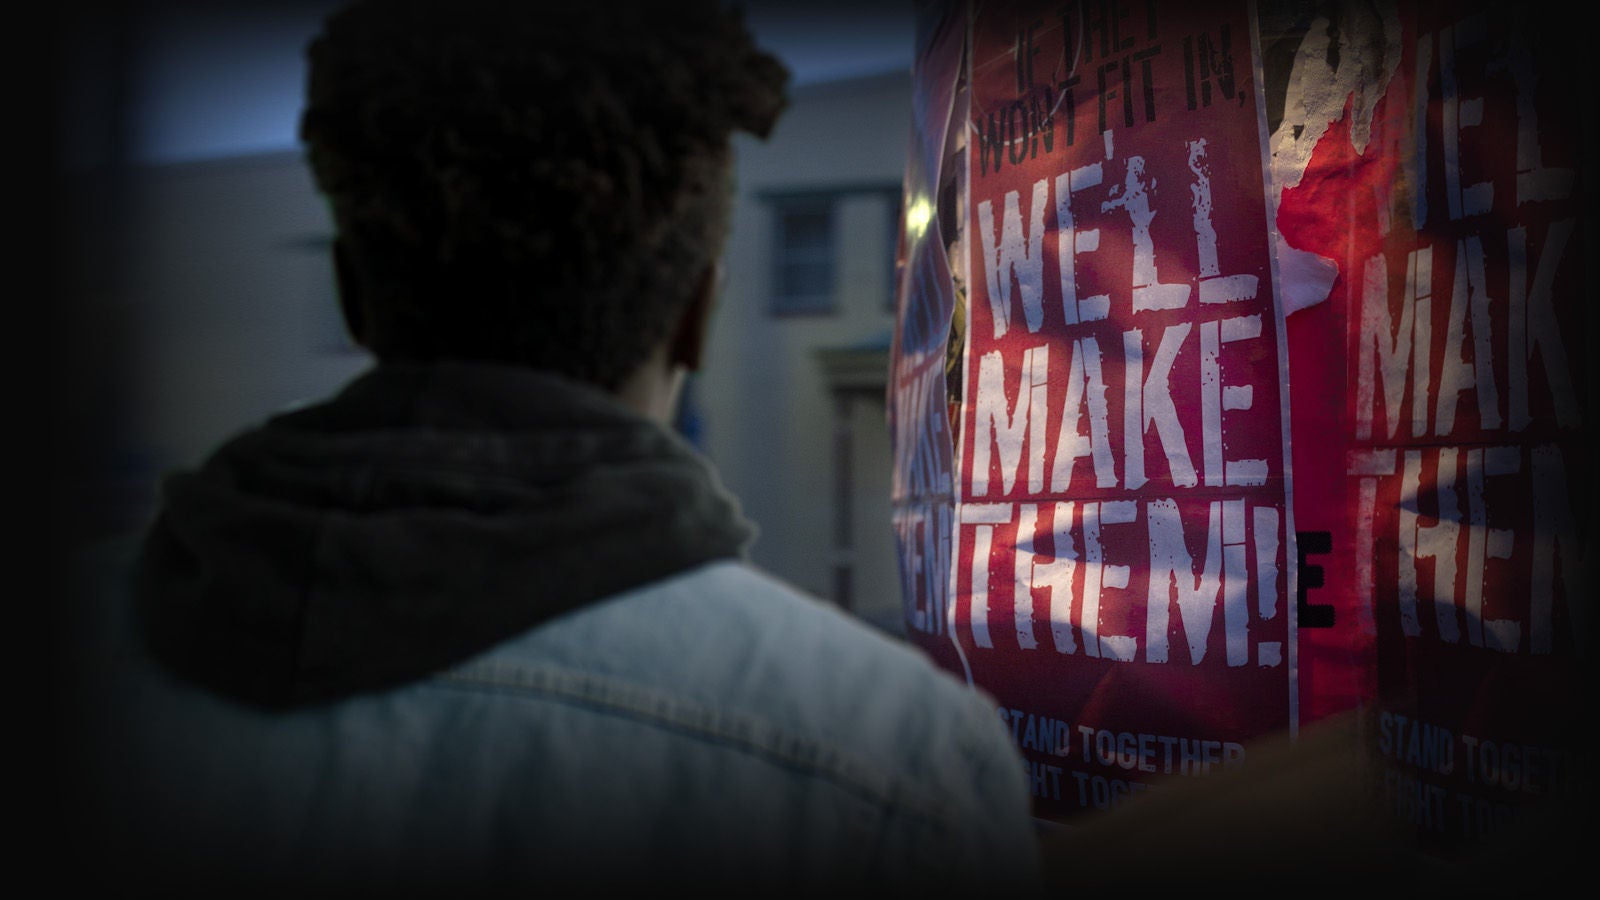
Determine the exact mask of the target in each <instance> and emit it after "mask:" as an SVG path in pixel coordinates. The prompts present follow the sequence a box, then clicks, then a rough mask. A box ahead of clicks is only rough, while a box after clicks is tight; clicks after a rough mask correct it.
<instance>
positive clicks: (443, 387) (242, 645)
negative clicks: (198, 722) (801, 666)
mask: <svg viewBox="0 0 1600 900" xmlns="http://www.w3.org/2000/svg"><path fill="white" fill-rule="evenodd" d="M752 537H753V529H752V528H751V526H750V525H749V523H748V522H746V521H745V520H744V519H743V518H742V517H741V515H740V513H739V510H738V505H737V502H736V501H735V500H734V499H733V497H732V496H731V495H730V494H728V493H727V491H726V490H725V489H723V487H722V486H721V484H720V482H719V481H718V480H717V477H716V475H715V473H714V472H713V471H712V469H711V468H710V466H709V465H708V464H707V463H706V461H705V460H704V459H703V458H702V457H700V456H699V454H697V453H696V452H695V451H694V450H693V449H692V448H691V447H690V446H689V445H688V444H687V443H685V442H684V441H682V440H681V439H680V438H679V437H678V436H677V435H675V434H673V433H672V432H670V431H668V430H667V429H665V428H663V427H661V426H660V425H658V424H656V423H654V422H652V421H650V420H648V419H646V418H644V417H642V416H640V415H639V414H637V413H635V412H633V411H632V410H630V409H628V408H626V407H624V406H623V405H621V404H620V403H619V402H618V401H616V400H615V399H614V398H612V397H611V396H610V395H608V394H606V393H604V392H602V391H600V390H598V389H597V388H593V387H590V386H588V385H585V384H581V383H578V382H574V381H571V380H568V379H565V378H561V377H559V376H554V375H549V374H545V373H539V372H533V371H529V370H524V369H520V368H514V367H509V366H498V365H483V364H468V363H434V364H427V365H414V366H402V365H381V366H378V367H377V368H375V369H373V370H371V371H370V372H368V373H367V374H365V375H363V376H361V377H359V378H357V379H356V380H355V381H353V382H351V383H350V385H349V386H347V387H346V388H345V389H344V390H343V391H342V392H340V393H339V394H338V395H337V396H336V397H334V398H333V399H331V400H330V401H328V402H326V403H323V404H320V405H317V406H312V407H308V408H306V409H302V410H299V411H296V412H292V413H287V414H284V415H281V416H277V417H275V418H273V419H271V420H269V421H268V422H266V423H265V424H264V425H262V426H261V427H259V428H256V429H253V430H251V431H248V432H245V433H243V434H241V435H239V436H238V437H236V438H234V439H233V440H231V441H229V442H228V443H226V444H225V445H223V446H222V447H221V448H220V449H219V450H218V451H217V452H216V453H215V454H214V455H213V456H212V457H211V458H210V459H208V460H207V461H206V462H205V463H204V464H203V465H202V466H201V467H200V468H199V469H197V470H195V471H189V472H180V473H177V474H174V475H171V476H169V477H168V478H167V479H166V480H165V481H164V483H163V495H162V509H161V511H160V512H159V514H158V515H157V518H156V520H155V521H154V523H153V524H152V526H151V529H150V531H149V533H148V534H147V536H146V538H145V543H144V547H143V553H142V556H141V559H140V563H139V568H138V575H137V579H138V580H137V585H136V596H137V605H138V617H139V622H140V626H141V630H142V633H143V635H144V637H145V640H146V642H147V644H148V646H149V648H150V649H151V651H152V653H153V654H154V655H155V657H156V658H157V659H158V660H159V661H160V662H162V663H163V664H165V665H166V666H168V667H169V668H171V669H172V670H173V671H174V672H176V673H177V674H178V675H179V676H180V677H183V678H185V679H187V680H190V681H193V682H196V683H198V684H199V685H201V686H203V687H206V688H209V689H211V690H213V691H215V692H217V693H220V694H222V695H224V696H227V697H231V698H233V699H235V700H239V701H242V702H245V703H248V704H251V705H255V706H262V707H267V708H284V707H292V706H299V705H304V704H311V703H319V702H325V701H330V700H336V699H339V698H341V697H345V696H349V695H351V694H355V693H359V692H362V691H368V690H376V689H381V688H385V687H391V686H395V685H398V684H403V683H406V682H410V681H414V680H417V679H420V678H423V677H426V676H427V675H429V674H431V673H433V672H436V671H438V670H440V669H443V668H446V667H449V666H451V665H453V664H456V663H459V662H462V661H464V660H466V659H468V658H470V657H472V656H475V655H477V654H478V653H481V652H482V651H484V650H486V649H488V648H489V647H491V646H493V645H494V644H496V643H499V642H501V641H503V640H505V639H507V638H510V637H512V636H515V635H517V634H519V633H521V632H523V631H526V630H527V629H529V628H532V627H534V626H536V625H538V624H540V623H541V622H544V621H547V620H549V619H551V618H552V617H555V616H558V615H561V614H562V613H565V612H568V611H571V610H573V609H576V608H579V607H581V606H583V605H585V604H588V603H592V602H594V601H596V600H600V599H602V598H605V597H608V596H610V595H612V594H616V593H618V592H621V591H625V590H628V589H630V588H633V587H638V586H641V585H644V584H647V583H650V582H653V581H657V580H660V579H662V578H666V577H668V576H671V575H674V574H677V573H679V572H682V571H685V570H687V569H690V568H693V567H695V566H698V565H702V564H704V563H707V562H711V561H713V560H717V559H723V558H730V557H739V556H742V555H743V553H744V548H745V547H746V545H747V544H748V543H749V541H750V540H751V538H752Z"/></svg>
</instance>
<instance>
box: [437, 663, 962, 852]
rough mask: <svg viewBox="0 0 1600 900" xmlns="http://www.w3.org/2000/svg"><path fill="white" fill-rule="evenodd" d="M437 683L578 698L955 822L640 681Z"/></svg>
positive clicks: (472, 676) (826, 759)
mask: <svg viewBox="0 0 1600 900" xmlns="http://www.w3.org/2000/svg"><path fill="white" fill-rule="evenodd" d="M434 681H435V682H437V683H442V684H443V685H454V686H459V687H466V688H478V689H488V690H498V691H513V692H517V693H527V694H535V695H542V696H548V697H552V698H557V699H566V700H575V701H579V702H582V703H585V704H588V705H591V706H593V707H597V708H600V709H603V710H608V711H610V712H613V713H622V714H627V715H630V716H633V717H636V718H639V719H642V720H645V721H648V722H650V723H653V724H655V725H657V726H658V727H662V728H666V729H670V730H673V731H677V732H680V733H684V734H689V735H693V736H696V737H700V738H703V739H707V740H712V741H715V742H717V743H721V744H723V745H726V746H731V747H734V748H735V749H738V750H741V751H743V752H745V753H749V754H751V755H754V756H758V757H763V758H767V759H769V760H771V761H774V762H776V763H778V764H780V765H783V766H785V767H787V768H790V769H794V770H797V771H800V772H803V773H808V774H812V775H817V776H820V777H823V778H826V779H827V780H829V781H832V782H835V783H836V784H839V785H840V786H841V787H843V788H845V789H846V790H849V791H851V792H852V793H855V794H858V795H861V796H863V797H865V798H866V799H867V800H869V801H871V802H873V803H877V804H880V805H884V806H888V807H892V808H896V809H900V810H903V811H906V812H908V813H911V814H913V815H915V816H917V817H919V818H923V819H927V820H929V821H930V822H933V823H935V824H938V825H940V826H948V825H949V824H950V822H951V819H952V816H951V815H950V811H949V809H948V808H947V806H946V805H945V804H942V803H938V802H937V801H935V800H932V799H929V798H925V797H923V796H920V795H918V794H916V793H914V792H912V791H911V790H909V789H908V788H906V787H905V785H904V783H903V781H902V780H901V779H898V778H895V777H894V776H892V775H887V774H882V773H879V772H878V770H876V769H875V768H874V767H872V766H871V765H869V764H866V763H863V762H861V761H859V760H856V759H852V758H851V757H850V756H848V755H846V753H844V752H843V751H841V750H839V749H838V748H833V747H827V746H825V745H823V744H821V743H819V742H817V741H815V740H813V739H810V738H807V737H804V736H801V735H797V734H794V733H792V732H790V731H788V730H787V729H784V728H783V727H781V726H779V725H775V724H773V723H772V722H769V721H766V720H763V719H760V718H759V717H756V716H749V715H731V714H728V713H725V712H719V711H717V710H715V709H712V708H710V707H707V706H703V705H701V704H698V703H695V702H693V701H689V700H684V699H683V698H681V697H674V696H669V695H667V694H664V693H661V692H659V691H653V690H651V689H649V688H646V687H642V686H640V685H637V684H630V683H626V682H623V681H620V680H617V679H611V678H606V677H604V676H597V675H593V674H589V673H577V672H572V671H570V670H564V669H559V668H556V667H549V666H541V667H536V668H535V667H528V666H522V665H510V664H506V663H482V662H480V663H469V664H467V665H465V666H460V667H457V668H455V669H452V670H448V671H446V672H442V673H440V674H438V675H436V676H435V677H434ZM874 775H877V777H874Z"/></svg>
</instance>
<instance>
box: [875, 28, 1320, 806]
mask: <svg viewBox="0 0 1600 900" xmlns="http://www.w3.org/2000/svg"><path fill="white" fill-rule="evenodd" d="M950 8H953V9H954V10H956V12H955V13H954V14H951V15H954V16H955V17H956V18H964V23H963V24H964V28H965V32H966V35H965V52H964V56H963V57H957V56H956V54H955V51H954V50H949V51H948V52H947V53H946V54H945V55H943V56H936V55H934V54H932V53H930V52H928V50H927V48H928V47H931V46H933V44H931V43H930V44H926V45H924V50H923V52H922V54H921V55H920V56H919V59H918V66H919V68H918V70H917V78H916V79H915V80H916V81H917V83H918V84H919V85H920V84H922V82H923V81H924V79H929V78H933V79H936V80H937V79H942V78H946V77H948V78H949V79H950V80H951V81H952V83H954V84H959V86H960V92H959V94H957V93H956V92H955V91H952V96H955V97H956V99H955V100H953V102H952V109H953V111H952V113H951V115H950V117H949V121H950V125H949V126H948V130H947V132H946V133H945V134H944V135H942V136H941V137H940V140H939V141H938V142H937V143H938V145H939V146H941V147H943V148H945V152H944V153H943V154H942V155H940V156H939V158H940V159H941V160H942V162H943V164H945V165H949V164H951V162H952V161H953V160H954V161H958V162H959V163H960V164H961V165H962V172H963V174H962V176H961V177H960V178H949V179H946V181H948V183H950V184H953V185H955V186H956V188H957V189H958V190H959V192H960V197H959V199H956V200H953V201H952V202H953V203H954V204H955V205H956V206H957V207H958V210H957V211H956V213H955V214H953V215H950V216H948V217H947V216H944V215H942V214H941V215H936V216H935V217H934V221H938V220H940V219H944V220H945V221H947V222H953V223H954V226H955V228H956V230H957V234H953V235H951V234H945V235H943V236H942V239H941V240H940V241H939V246H941V247H942V248H943V249H945V250H946V256H947V259H955V260H957V261H956V262H955V263H953V264H950V265H949V266H948V267H949V269H950V270H951V273H952V283H955V279H959V283H960V285H961V290H960V292H957V291H955V290H953V289H952V290H951V291H950V298H949V299H950V302H949V303H948V304H947V305H942V306H940V307H939V312H938V314H937V316H936V317H935V318H936V319H938V318H942V317H943V316H944V315H946V313H945V310H947V309H948V310H949V313H948V315H949V316H950V318H949V320H948V321H944V322H942V323H941V324H942V330H943V332H944V335H945V336H946V341H945V344H944V347H943V348H942V350H943V355H942V358H941V360H940V362H941V363H942V364H943V365H944V367H945V371H944V373H943V376H944V377H943V378H942V386H943V387H944V388H945V389H946V391H947V394H946V396H947V399H948V404H947V407H948V422H947V423H946V424H945V425H943V426H941V425H939V424H938V423H935V422H931V417H929V415H928V411H929V410H930V409H932V407H933V404H932V402H931V401H929V400H927V399H926V398H930V397H932V396H933V395H934V393H935V392H934V391H933V390H931V389H927V390H924V391H922V393H921V394H915V393H914V392H913V391H912V390H911V389H910V388H909V385H910V384H912V382H913V379H911V378H910V373H911V372H912V371H913V370H915V369H916V368H917V366H918V364H919V362H920V363H921V364H923V365H927V364H928V363H929V361H930V360H931V359H932V356H931V355H929V354H928V353H926V352H925V353H924V354H923V355H922V356H920V357H919V356H917V355H915V354H912V353H909V352H907V347H906V346H900V347H898V348H897V349H896V352H895V360H894V365H895V366H896V368H895V372H894V381H893V385H892V387H891V398H890V403H891V405H890V409H891V420H892V422H893V424H894V428H895V434H896V459H897V465H896V468H897V473H898V472H901V471H902V470H903V471H905V472H908V473H909V472H913V471H918V470H917V469H916V468H915V467H914V466H911V465H909V464H910V463H911V462H913V460H912V455H913V454H915V453H921V452H923V451H922V450H920V449H917V450H913V449H912V448H913V447H920V445H919V444H918V443H917V442H916V441H914V440H912V437H913V436H915V435H923V436H925V437H928V439H929V440H932V439H934V438H939V439H947V440H948V441H949V445H948V448H945V447H939V448H937V450H936V451H928V452H929V453H935V452H946V451H947V452H948V453H949V454H950V455H949V457H948V458H949V466H950V468H949V470H948V472H949V475H948V478H947V482H946V483H947V484H948V493H947V495H945V496H944V497H943V498H942V499H938V500H937V501H936V500H934V499H931V498H935V493H934V492H927V493H923V494H921V495H919V496H922V497H924V498H930V499H928V500H927V501H926V502H922V503H920V504H914V503H910V502H909V500H910V498H911V497H912V496H913V494H914V493H915V492H914V491H912V490H910V488H909V486H907V489H906V490H904V491H901V490H899V488H898V487H897V498H896V504H897V510H899V512H897V521H898V523H899V524H900V528H899V534H900V535H901V545H900V546H901V553H902V565H903V571H904V572H905V573H906V579H905V584H906V588H907V594H906V596H907V625H908V631H909V633H910V636H911V638H912V640H913V641H914V642H916V643H917V644H918V645H919V646H921V647H923V648H924V649H925V650H926V651H927V652H928V653H929V654H930V655H932V656H933V657H934V658H935V659H936V660H938V661H939V662H940V663H941V664H943V665H945V666H946V667H948V668H950V669H951V670H952V671H955V672H957V673H958V674H961V675H962V676H963V677H966V678H968V679H969V680H970V681H971V682H972V683H973V684H975V685H977V686H979V687H981V688H983V689H984V690H986V691H987V692H989V693H990V694H991V695H992V696H993V697H994V698H995V699H996V701H997V703H998V706H999V708H998V710H997V714H998V715H1000V716H1001V717H1002V718H1003V719H1004V720H1005V722H1006V723H1007V725H1008V727H1009V728H1010V729H1011V730H1012V733H1013V736H1014V737H1015V739H1016V742H1017V746H1018V748H1019V750H1020V751H1021V753H1022V755H1023V757H1024V761H1025V765H1026V766H1027V768H1028V772H1029V776H1030V779H1029V780H1030V783H1031V785H1032V789H1033V794H1034V799H1035V809H1036V811H1037V813H1038V814H1039V815H1040V816H1041V817H1044V818H1064V817H1067V816H1071V815H1074V814H1076V813H1079V812H1082V811H1085V810H1100V809H1108V808H1111V807H1112V806H1115V805H1116V804H1118V803H1119V802H1121V801H1122V800H1124V799H1126V798H1128V797H1131V796H1133V795H1135V794H1138V793H1140V792H1142V791H1145V790H1149V789H1153V788H1152V786H1153V785H1158V784H1159V783H1160V782H1162V781H1163V780H1165V779H1170V778H1185V777H1195V776H1203V775H1205V774H1208V773H1210V772H1213V771H1220V770H1222V769H1224V768H1227V767H1231V766H1236V765H1241V764H1246V757H1247V755H1248V752H1247V745H1248V744H1249V743H1250V742H1251V741H1253V740H1255V739H1257V738H1260V737H1263V736H1266V735H1270V734H1278V733H1282V732H1286V731H1291V732H1292V730H1293V729H1294V728H1295V726H1296V724H1297V722H1298V720H1299V719H1298V709H1297V705H1298V695H1297V688H1296V664H1297V660H1296V647H1297V644H1296V628H1295V616H1294V615H1293V610H1292V609H1291V604H1292V603H1293V600H1294V595H1293V593H1292V590H1293V586H1294V585H1295V583H1296V582H1295V566H1296V550H1295V538H1294V534H1295V532H1294V528H1295V526H1294V522H1293V505H1292V503H1291V497H1292V483H1291V472H1290V453H1289V447H1290V442H1289V439H1290V435H1289V416H1288V379H1287V369H1288V367H1287V360H1286V351H1287V343H1286V340H1285V335H1284V331H1283V316H1282V313H1281V310H1280V308H1279V297H1278V292H1277V288H1276V278H1275V272H1274V256H1273V247H1274V240H1275V239H1274V236H1273V228H1274V225H1273V218H1272V215H1271V209H1270V196H1269V188H1268V179H1267V172H1266V163H1265V160H1266V159H1267V153H1266V141H1267V132H1266V120H1265V108H1264V99H1263V95H1262V91H1261V75H1260V71H1261V70H1260V54H1259V49H1258V46H1257V36H1256V32H1255V29H1254V21H1255V20H1254V17H1253V15H1252V13H1251V8H1250V6H1249V5H1248V4H1246V3H1243V2H1237V3H1197V4H1184V5H1181V6H1178V5H1171V6H1169V5H1166V4H1143V3H1101V2H1084V3H1073V2H1069V3H1066V4H1062V3H1041V2H1029V0H1015V2H985V3H983V4H976V5H972V6H963V5H960V4H955V5H953V6H952V7H950ZM946 9H948V8H946ZM924 12H925V13H926V10H924ZM940 18H941V19H943V20H945V21H947V22H948V21H950V19H951V16H950V15H944V16H941V17H940ZM952 60H954V62H952ZM951 66H953V67H954V69H955V71H954V72H953V73H952V72H949V71H948V67H951ZM921 90H922V88H920V87H919V91H921ZM920 96H921V95H920V94H919V97H920ZM919 102H920V101H919ZM957 130H959V135H958V136H956V132H957ZM930 146H931V144H930ZM908 183H909V182H908ZM907 202H908V210H909V209H911V207H910V206H909V204H912V203H914V200H913V199H912V192H911V191H910V190H908V201H907ZM938 205H939V204H938V203H937V202H935V203H934V208H935V209H936V210H937V208H938ZM908 216H909V213H908ZM904 264H905V266H906V268H904V269H903V270H902V272H903V275H904V276H906V277H903V278H902V288H901V298H900V299H901V304H902V332H903V333H904V331H905V328H906V324H907V323H906V322H905V319H906V318H907V316H908V315H911V314H912V310H913V307H915V306H916V305H917V303H918V302H921V301H918V300H917V299H916V298H915V296H913V295H912V294H911V293H910V292H913V291H918V290H921V291H924V292H926V291H927V290H928V289H927V288H925V287H919V285H922V284H924V282H923V281H921V280H919V279H920V278H921V275H920V273H919V272H917V271H916V270H913V269H912V268H911V267H912V266H913V265H915V264H916V259H915V257H914V256H913V255H907V256H906V257H905V260H904ZM930 271H931V270H930ZM958 293H959V296H958ZM941 302H942V301H941ZM925 371H930V372H931V369H927V370H925ZM931 381H932V379H931V378H930V383H931ZM912 400H917V402H916V403H913V402H910V401H912ZM919 418H920V419H922V420H923V424H922V425H920V426H919V425H917V424H916V423H914V422H912V421H911V420H913V419H919ZM943 428H948V432H944V431H943V430H942V429H943ZM946 434H947V435H948V437H946ZM913 510H915V512H913ZM913 522H915V523H916V527H915V528H914V527H911V523H913ZM918 529H920V530H918ZM929 535H932V536H933V537H931V538H930V537H929ZM941 575H942V576H943V578H941V577H940V576H941Z"/></svg>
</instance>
